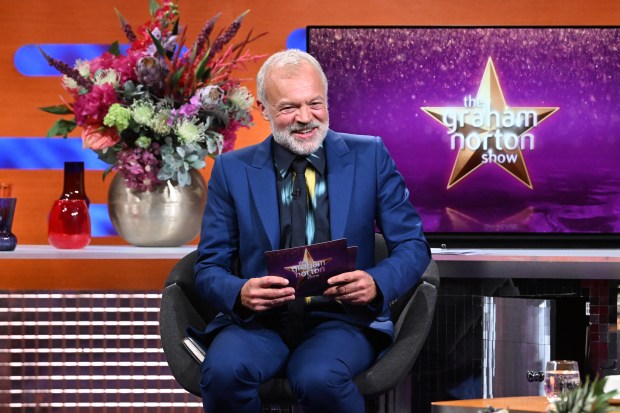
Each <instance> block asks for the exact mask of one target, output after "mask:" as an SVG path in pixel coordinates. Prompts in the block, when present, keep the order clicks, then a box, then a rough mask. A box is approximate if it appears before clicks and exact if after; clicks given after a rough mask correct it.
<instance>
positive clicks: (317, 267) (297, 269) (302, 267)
mask: <svg viewBox="0 0 620 413" xmlns="http://www.w3.org/2000/svg"><path fill="white" fill-rule="evenodd" d="M331 260H332V259H331V258H325V259H322V260H316V261H315V260H314V259H313V258H312V256H311V255H310V253H309V252H308V249H305V250H304V258H303V260H301V261H299V264H297V265H292V266H290V267H284V269H285V270H287V271H290V272H292V273H293V274H295V276H296V277H297V287H298V288H299V285H300V284H301V283H303V282H304V281H306V280H310V279H312V278H316V277H318V276H319V274H320V273H321V268H322V267H323V266H325V264H327V263H328V262H330V261H331Z"/></svg>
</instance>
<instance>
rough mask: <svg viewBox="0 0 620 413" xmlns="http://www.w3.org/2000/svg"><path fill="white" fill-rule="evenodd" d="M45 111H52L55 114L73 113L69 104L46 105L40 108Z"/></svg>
mask: <svg viewBox="0 0 620 413" xmlns="http://www.w3.org/2000/svg"><path fill="white" fill-rule="evenodd" d="M39 109H40V110H42V111H43V112H47V113H52V114H54V115H71V114H73V111H72V110H71V108H70V107H69V106H67V105H55V106H44V107H42V108H39Z"/></svg>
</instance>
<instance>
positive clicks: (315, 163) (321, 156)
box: [273, 141, 325, 178]
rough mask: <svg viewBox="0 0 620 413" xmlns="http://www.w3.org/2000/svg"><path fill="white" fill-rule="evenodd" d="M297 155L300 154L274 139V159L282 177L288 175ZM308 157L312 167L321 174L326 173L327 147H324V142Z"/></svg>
mask: <svg viewBox="0 0 620 413" xmlns="http://www.w3.org/2000/svg"><path fill="white" fill-rule="evenodd" d="M297 156H299V155H297V154H295V153H293V152H291V151H289V150H288V149H287V148H285V147H284V146H282V145H280V144H278V143H277V142H276V141H274V145H273V160H274V162H275V165H276V170H277V171H278V174H280V176H281V177H282V178H284V177H286V175H288V173H289V171H290V170H291V164H292V163H293V161H294V160H295V158H297ZM306 159H307V160H308V162H310V163H311V164H312V167H313V168H314V170H315V171H316V172H317V173H318V174H319V175H324V174H325V148H323V145H322V144H321V146H319V148H318V149H317V150H316V151H314V152H313V153H311V154H310V155H308V156H306Z"/></svg>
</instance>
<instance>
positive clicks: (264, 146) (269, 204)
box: [246, 137, 280, 249]
mask: <svg viewBox="0 0 620 413" xmlns="http://www.w3.org/2000/svg"><path fill="white" fill-rule="evenodd" d="M271 140H272V138H271V137H270V138H268V139H266V140H265V141H264V142H262V143H261V144H260V145H259V147H258V149H257V150H256V153H255V155H254V159H253V161H252V165H248V166H247V167H246V173H247V176H248V182H249V183H250V192H251V194H252V199H253V200H254V202H253V203H250V205H252V204H253V205H254V207H255V208H256V210H257V211H258V216H259V217H260V220H261V222H262V224H263V228H264V229H265V232H266V233H267V237H268V238H269V242H270V243H271V248H272V249H277V248H278V247H279V242H280V219H279V216H278V210H279V208H278V203H277V201H278V195H277V193H276V192H277V191H276V176H275V169H274V166H273V156H272V153H271ZM256 230H258V228H257V229H256Z"/></svg>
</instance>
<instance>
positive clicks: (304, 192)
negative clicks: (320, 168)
mask: <svg viewBox="0 0 620 413" xmlns="http://www.w3.org/2000/svg"><path fill="white" fill-rule="evenodd" d="M307 167H308V160H307V159H306V158H301V157H298V158H295V160H294V161H293V170H294V171H295V179H294V181H293V194H292V195H293V201H292V204H291V247H300V246H302V245H306V217H307V214H308V185H307V184H306V176H305V172H306V168H307Z"/></svg>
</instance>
